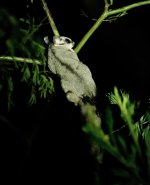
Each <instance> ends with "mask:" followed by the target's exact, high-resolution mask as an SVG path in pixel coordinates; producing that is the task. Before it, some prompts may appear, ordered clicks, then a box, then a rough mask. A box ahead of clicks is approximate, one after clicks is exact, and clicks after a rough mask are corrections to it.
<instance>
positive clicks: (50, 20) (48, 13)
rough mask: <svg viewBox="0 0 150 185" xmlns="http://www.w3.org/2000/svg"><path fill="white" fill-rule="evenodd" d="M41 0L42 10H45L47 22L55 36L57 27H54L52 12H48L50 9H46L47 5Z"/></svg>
mask: <svg viewBox="0 0 150 185" xmlns="http://www.w3.org/2000/svg"><path fill="white" fill-rule="evenodd" d="M41 2H42V5H43V9H44V11H45V13H46V15H47V18H48V20H49V23H50V25H51V28H52V30H53V33H54V35H55V36H59V32H58V29H57V27H56V24H55V22H54V20H53V18H52V14H51V13H50V10H49V9H48V6H47V4H46V2H45V0H41Z"/></svg>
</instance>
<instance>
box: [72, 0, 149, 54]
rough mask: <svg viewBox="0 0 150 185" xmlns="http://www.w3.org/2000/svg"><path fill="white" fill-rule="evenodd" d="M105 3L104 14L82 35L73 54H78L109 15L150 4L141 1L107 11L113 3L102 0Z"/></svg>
mask: <svg viewBox="0 0 150 185" xmlns="http://www.w3.org/2000/svg"><path fill="white" fill-rule="evenodd" d="M104 1H105V9H104V12H103V13H102V15H101V16H100V17H99V18H98V20H97V21H96V22H95V24H94V25H93V26H92V27H91V28H90V30H89V31H88V32H87V33H86V34H85V35H84V37H83V38H82V39H81V41H80V42H79V44H78V45H77V46H76V48H75V52H76V53H78V52H79V51H80V50H81V48H82V47H83V46H84V44H85V43H86V42H87V41H88V39H89V38H90V37H91V35H92V34H93V33H94V32H95V31H96V30H97V28H98V27H99V26H100V25H101V23H102V22H103V21H104V20H105V19H106V18H107V17H109V16H111V15H115V14H118V13H123V12H127V11H129V10H131V9H133V8H136V7H140V6H143V5H148V4H150V0H147V1H141V2H138V3H134V4H131V5H127V6H124V7H122V8H118V9H116V10H109V9H108V8H109V6H110V4H111V5H112V3H113V1H112V0H111V1H110V4H109V3H108V1H107V0H104Z"/></svg>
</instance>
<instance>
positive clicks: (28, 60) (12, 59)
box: [0, 56, 43, 65]
mask: <svg viewBox="0 0 150 185" xmlns="http://www.w3.org/2000/svg"><path fill="white" fill-rule="evenodd" d="M0 60H1V61H16V62H26V63H31V64H37V65H43V64H42V63H41V62H40V61H39V60H36V59H31V58H22V57H14V56H13V57H11V56H0Z"/></svg>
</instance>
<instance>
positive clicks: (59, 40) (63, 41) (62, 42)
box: [53, 36, 74, 49]
mask: <svg viewBox="0 0 150 185" xmlns="http://www.w3.org/2000/svg"><path fill="white" fill-rule="evenodd" d="M53 43H54V45H55V46H63V47H66V48H68V49H72V48H73V46H74V42H73V41H72V40H71V39H70V38H68V37H64V36H60V37H56V36H55V37H54V38H53Z"/></svg>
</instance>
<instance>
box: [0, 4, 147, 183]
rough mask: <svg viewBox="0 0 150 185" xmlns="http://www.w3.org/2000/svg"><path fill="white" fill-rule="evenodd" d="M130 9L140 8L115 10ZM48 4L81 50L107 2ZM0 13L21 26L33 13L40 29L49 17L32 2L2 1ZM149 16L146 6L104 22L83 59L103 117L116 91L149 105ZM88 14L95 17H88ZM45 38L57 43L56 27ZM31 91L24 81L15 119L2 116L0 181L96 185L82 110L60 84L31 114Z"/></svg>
mask: <svg viewBox="0 0 150 185" xmlns="http://www.w3.org/2000/svg"><path fill="white" fill-rule="evenodd" d="M131 2H137V1H129V0H128V1H126V4H124V3H122V1H118V2H117V1H115V2H114V8H117V7H120V6H124V5H127V4H128V3H131ZM47 4H48V6H49V8H50V10H51V12H52V14H53V17H54V20H55V23H56V25H57V27H58V30H59V32H60V34H61V35H64V36H67V37H70V38H72V40H74V41H75V43H76V44H77V43H78V42H79V41H80V39H81V38H82V37H83V35H84V34H85V33H86V32H87V31H88V30H89V28H90V27H91V26H92V25H93V24H94V21H93V20H92V19H93V18H95V19H97V18H98V16H99V14H100V13H101V12H102V11H103V5H104V3H103V1H102V0H101V1H98V0H91V1H88V0H78V1H77V0H76V1H69V0H60V1H59V0H55V1H48V0H47ZM27 5H29V7H28V8H27ZM0 6H1V7H3V8H6V9H7V10H8V11H9V12H10V13H11V14H12V15H14V16H16V17H17V18H18V19H19V18H20V17H26V16H27V14H29V15H30V16H34V17H35V18H36V21H37V22H38V21H39V20H41V17H45V13H44V11H43V9H42V7H41V4H40V3H39V1H34V3H33V4H31V3H30V1H25V0H22V1H7V0H5V1H2V0H1V1H0ZM149 9H150V6H149V5H148V6H143V7H139V8H136V9H133V10H131V11H129V12H128V14H127V15H125V16H123V17H120V18H118V19H117V20H115V21H112V22H104V23H103V24H102V25H101V26H100V28H99V29H98V30H97V31H96V32H95V33H94V34H93V35H92V37H91V38H90V39H89V40H88V42H87V43H86V45H85V46H84V47H83V48H82V49H81V51H80V52H79V54H78V55H79V58H80V59H81V61H83V62H84V63H85V64H87V65H88V66H89V68H90V69H91V71H92V74H93V78H94V80H95V82H96V85H97V88H98V96H97V102H98V109H99V110H100V111H101V110H103V109H104V107H103V106H105V95H106V94H107V93H108V92H111V91H112V89H113V87H114V86H115V85H116V86H118V87H119V88H122V89H125V90H126V91H128V92H129V93H130V94H131V97H132V98H133V99H136V100H140V101H142V104H144V105H145V103H146V102H147V101H148V99H149V97H150V89H149V85H150V81H149V76H150V73H149V68H150V63H149V50H150V45H149V43H150V36H149V33H150V28H149V18H150V13H149ZM81 10H83V11H84V12H85V13H86V15H88V18H87V17H85V16H83V15H81V12H82V11H81ZM39 34H41V35H40V36H41V38H44V36H45V35H49V37H50V38H52V31H51V29H50V26H49V25H45V26H43V27H42V29H41V30H40V33H39ZM16 86H17V85H16ZM24 92H25V89H24V87H23V86H21V85H20V83H19V82H18V86H17V95H16V96H17V98H18V100H17V103H16V106H15V108H14V109H13V110H12V111H11V113H10V114H9V116H8V117H5V116H3V114H1V120H2V121H1V122H2V123H1V125H0V153H1V156H0V168H1V173H0V176H1V178H0V179H2V178H6V179H8V180H9V179H12V180H14V182H17V181H19V182H20V184H22V183H24V182H28V181H29V180H30V182H31V181H32V182H34V183H37V182H40V181H41V182H42V184H44V183H45V182H47V183H52V184H59V183H61V184H62V183H65V184H77V183H81V184H92V182H93V178H94V175H93V169H94V167H93V164H94V160H93V159H92V157H91V155H90V153H89V144H88V139H87V137H86V136H85V135H84V133H83V132H82V130H81V127H82V119H81V117H80V111H79V109H78V108H77V107H74V106H73V105H72V104H71V103H69V102H67V100H66V99H65V95H64V94H63V92H62V90H61V88H60V87H59V85H57V84H56V93H55V95H54V97H53V99H52V101H51V102H50V103H47V102H46V100H45V101H43V100H39V101H38V103H37V104H36V105H34V106H32V107H28V106H27V105H24V104H23V100H24V99H25V98H24V96H25V93H24ZM20 102H21V103H20ZM145 106H146V105H145ZM140 111H142V110H140ZM137 113H139V112H137ZM14 125H15V126H14Z"/></svg>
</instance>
